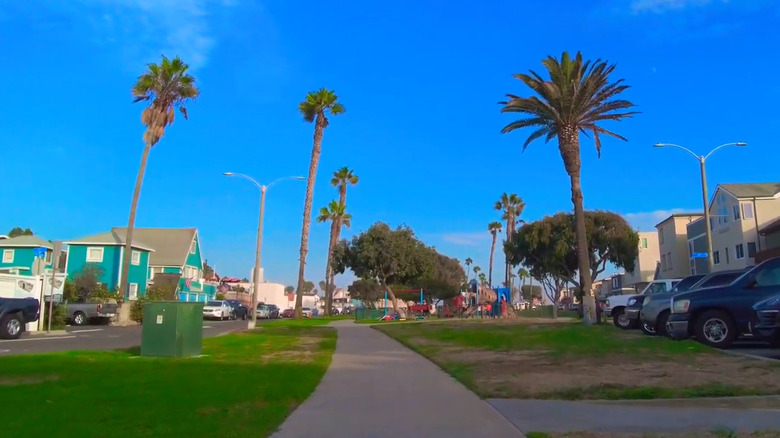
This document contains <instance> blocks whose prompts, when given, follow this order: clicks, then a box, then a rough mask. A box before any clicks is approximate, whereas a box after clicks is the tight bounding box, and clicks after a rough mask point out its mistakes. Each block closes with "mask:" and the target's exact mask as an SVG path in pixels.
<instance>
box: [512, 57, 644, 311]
mask: <svg viewBox="0 0 780 438" xmlns="http://www.w3.org/2000/svg"><path fill="white" fill-rule="evenodd" d="M542 65H544V67H545V68H546V69H547V73H548V75H549V79H545V78H543V77H542V76H540V75H539V74H537V73H536V72H534V71H533V70H532V71H530V72H529V74H516V75H514V77H515V78H516V79H519V80H520V81H522V82H523V83H524V84H525V85H526V86H528V87H529V88H530V89H531V90H533V91H534V93H535V94H536V95H537V96H532V97H520V96H516V95H513V94H508V95H507V98H508V100H507V101H504V102H500V103H501V104H502V105H504V107H503V108H502V109H501V112H504V113H520V114H522V115H525V116H527V117H526V118H524V119H520V120H516V121H514V122H512V123H510V124H508V125H506V126H505V127H504V128H503V129H502V130H501V132H502V133H508V132H512V131H514V130H516V129H521V128H527V127H533V128H534V129H535V130H534V131H533V132H532V133H531V134H530V135H529V136H528V138H527V139H526V141H525V143H524V144H523V150H525V148H526V147H528V145H529V144H530V143H531V142H532V141H534V140H536V139H538V138H542V137H544V139H545V142H549V141H550V140H552V139H553V138H557V139H558V151H559V152H560V154H561V158H562V159H563V164H564V167H565V168H566V173H567V174H568V175H569V179H570V181H571V200H572V204H574V216H575V230H576V236H577V248H578V251H579V253H578V254H577V263H578V265H577V268H578V270H579V272H580V275H581V277H580V281H579V283H580V284H579V287H580V290H581V293H582V294H584V295H585V296H586V298H585V299H584V300H583V304H584V305H586V306H587V308H588V313H589V315H590V316H591V317H592V318H591V320H593V319H595V313H596V302H595V300H594V298H593V297H592V295H591V293H592V291H591V289H592V277H590V269H589V268H590V263H589V262H590V251H589V250H588V237H587V233H586V230H585V208H584V206H583V195H582V186H581V183H580V172H581V158H580V138H579V136H580V133H583V134H586V135H587V134H588V133H592V134H593V140H594V143H595V146H596V152H597V154H598V155H599V156H601V135H609V136H612V137H615V138H619V139H621V140H625V138H624V137H622V136H620V135H618V134H616V133H614V132H611V131H608V130H606V129H604V128H602V127H601V126H600V124H601V122H603V121H605V120H621V119H623V118H626V117H631V116H632V115H633V114H636V112H633V111H625V110H627V109H629V108H631V107H633V106H634V104H632V103H631V102H629V101H627V100H622V99H619V98H618V95H619V94H620V93H622V92H623V91H625V90H626V89H627V88H628V86H627V85H624V84H623V79H619V80H617V81H615V82H611V79H610V75H612V73H613V72H614V71H615V65H614V64H608V63H607V62H605V61H602V60H600V59H597V60H596V61H595V62H591V61H583V58H582V54H580V53H579V52H577V55H576V56H575V57H574V59H572V58H571V57H570V56H569V54H568V53H567V52H563V54H562V55H561V59H560V60H558V59H556V58H554V57H552V56H549V57H547V58H546V59H545V60H544V61H542Z"/></svg>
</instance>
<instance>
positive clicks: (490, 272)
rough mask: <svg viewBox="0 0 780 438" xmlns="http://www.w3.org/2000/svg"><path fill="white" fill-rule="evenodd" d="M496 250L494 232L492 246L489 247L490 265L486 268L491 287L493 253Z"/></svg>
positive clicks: (494, 233)
mask: <svg viewBox="0 0 780 438" xmlns="http://www.w3.org/2000/svg"><path fill="white" fill-rule="evenodd" d="M495 250H496V232H495V230H494V231H493V244H492V245H491V246H490V265H489V266H488V282H489V283H490V287H493V252H494V251H495Z"/></svg>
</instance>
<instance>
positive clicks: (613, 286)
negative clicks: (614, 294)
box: [612, 277, 620, 289]
mask: <svg viewBox="0 0 780 438" xmlns="http://www.w3.org/2000/svg"><path fill="white" fill-rule="evenodd" d="M618 280H619V278H618V277H614V278H612V288H613V289H617V288H618V287H620V282H619V281H618Z"/></svg>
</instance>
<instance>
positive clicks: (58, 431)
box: [0, 320, 336, 438]
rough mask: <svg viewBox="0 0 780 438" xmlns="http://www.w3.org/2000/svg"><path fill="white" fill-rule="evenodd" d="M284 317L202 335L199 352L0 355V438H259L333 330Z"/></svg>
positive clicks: (326, 352)
mask: <svg viewBox="0 0 780 438" xmlns="http://www.w3.org/2000/svg"><path fill="white" fill-rule="evenodd" d="M308 321H309V320H306V322H307V324H303V321H291V322H285V323H282V324H278V325H274V326H271V325H270V324H269V325H264V326H263V328H262V329H258V330H255V331H252V332H246V333H240V334H232V335H227V336H222V337H217V338H210V339H205V340H204V342H203V354H204V356H203V357H198V358H188V359H164V358H147V357H140V356H137V354H138V353H137V351H138V349H137V348H135V349H132V350H131V351H114V352H68V353H58V354H41V355H27V356H10V357H3V358H0V370H2V371H0V397H2V398H3V399H4V400H6V403H4V406H3V418H4V420H3V425H2V434H3V436H6V435H7V436H9V437H12V436H50V437H82V438H87V437H128V438H129V437H188V438H196V437H246V436H256V437H264V436H268V435H270V434H271V433H272V432H273V431H274V430H276V429H277V428H278V426H279V425H280V424H281V423H282V422H283V420H284V419H285V418H286V417H287V416H288V415H289V414H290V413H291V412H292V410H293V409H295V407H297V406H298V405H299V404H301V403H302V402H303V401H304V400H305V399H306V398H307V397H308V396H309V395H310V394H311V393H312V392H313V391H314V389H315V388H316V386H317V384H318V383H319V381H320V379H321V378H322V376H323V375H324V373H325V371H326V370H327V367H328V365H329V364H330V360H331V355H332V353H333V350H334V349H335V346H336V332H335V330H333V329H330V328H326V327H314V326H312V324H311V323H308Z"/></svg>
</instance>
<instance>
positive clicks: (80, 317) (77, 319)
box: [72, 312, 87, 325]
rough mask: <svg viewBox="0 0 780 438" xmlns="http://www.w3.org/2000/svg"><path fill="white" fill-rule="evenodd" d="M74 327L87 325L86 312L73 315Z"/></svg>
mask: <svg viewBox="0 0 780 438" xmlns="http://www.w3.org/2000/svg"><path fill="white" fill-rule="evenodd" d="M72 320H73V325H84V324H86V323H87V315H85V314H84V312H76V313H74V314H73V318H72Z"/></svg>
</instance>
